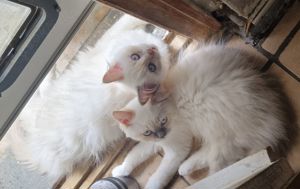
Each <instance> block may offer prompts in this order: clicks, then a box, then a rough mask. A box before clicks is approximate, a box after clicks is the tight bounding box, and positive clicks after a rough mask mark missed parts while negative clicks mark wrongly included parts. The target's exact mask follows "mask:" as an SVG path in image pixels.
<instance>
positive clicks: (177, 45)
mask: <svg viewBox="0 0 300 189" xmlns="http://www.w3.org/2000/svg"><path fill="white" fill-rule="evenodd" d="M188 42H189V40H188V38H186V37H184V36H180V35H176V37H175V38H174V39H173V40H172V41H171V43H170V47H171V48H173V49H174V50H175V51H176V52H178V51H179V50H180V49H182V48H184V47H185V45H187V43H188Z"/></svg>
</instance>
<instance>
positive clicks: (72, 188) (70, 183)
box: [60, 166, 91, 189]
mask: <svg viewBox="0 0 300 189" xmlns="http://www.w3.org/2000/svg"><path fill="white" fill-rule="evenodd" d="M90 170H91V168H90V167H89V166H88V167H86V168H84V169H77V170H75V171H74V172H73V173H72V174H71V175H70V176H68V177H67V179H66V180H65V182H64V183H63V185H62V186H61V187H60V189H76V188H78V187H79V186H80V185H81V183H82V182H83V181H84V179H85V178H86V177H87V175H88V174H89V172H90Z"/></svg>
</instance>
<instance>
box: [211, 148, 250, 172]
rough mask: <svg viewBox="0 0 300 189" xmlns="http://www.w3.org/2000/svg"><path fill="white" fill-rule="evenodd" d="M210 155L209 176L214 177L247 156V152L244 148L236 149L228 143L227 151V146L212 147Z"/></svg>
mask: <svg viewBox="0 0 300 189" xmlns="http://www.w3.org/2000/svg"><path fill="white" fill-rule="evenodd" d="M212 149H213V150H211V152H210V155H209V162H208V164H209V173H208V174H209V175H212V174H214V173H216V172H218V171H220V170H221V169H223V168H225V167H227V166H229V165H231V164H233V163H235V162H237V161H239V160H240V159H242V158H244V157H245V156H246V155H247V151H246V150H245V149H244V148H242V147H236V146H234V145H229V142H228V143H227V146H226V150H224V149H225V145H222V146H217V145H214V146H212Z"/></svg>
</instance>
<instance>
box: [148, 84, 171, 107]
mask: <svg viewBox="0 0 300 189" xmlns="http://www.w3.org/2000/svg"><path fill="white" fill-rule="evenodd" d="M170 95H171V92H170V90H169V89H168V88H166V87H165V86H163V85H162V86H161V87H160V88H159V89H158V90H157V91H156V93H155V94H154V95H153V96H152V98H151V104H153V105H154V104H158V103H160V102H162V101H165V100H167V99H168V98H169V96H170Z"/></svg>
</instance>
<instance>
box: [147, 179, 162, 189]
mask: <svg viewBox="0 0 300 189" xmlns="http://www.w3.org/2000/svg"><path fill="white" fill-rule="evenodd" d="M162 188H163V186H161V182H160V181H159V180H157V179H155V180H154V179H151V177H150V179H149V180H148V182H147V184H146V186H145V189H162Z"/></svg>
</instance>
